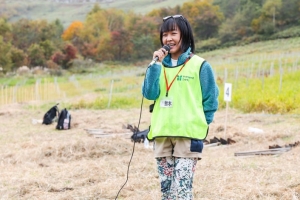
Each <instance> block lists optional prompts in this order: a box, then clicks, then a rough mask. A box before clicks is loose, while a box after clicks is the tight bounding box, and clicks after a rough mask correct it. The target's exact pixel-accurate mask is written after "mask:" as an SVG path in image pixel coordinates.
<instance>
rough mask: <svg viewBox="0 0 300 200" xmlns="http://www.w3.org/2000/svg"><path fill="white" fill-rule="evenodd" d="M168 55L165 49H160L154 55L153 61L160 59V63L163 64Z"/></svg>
mask: <svg viewBox="0 0 300 200" xmlns="http://www.w3.org/2000/svg"><path fill="white" fill-rule="evenodd" d="M167 55H168V51H167V50H166V49H164V48H160V49H159V50H157V51H154V53H153V60H154V59H155V58H156V57H158V61H159V62H162V60H163V59H164V58H165V57H166V56H167Z"/></svg>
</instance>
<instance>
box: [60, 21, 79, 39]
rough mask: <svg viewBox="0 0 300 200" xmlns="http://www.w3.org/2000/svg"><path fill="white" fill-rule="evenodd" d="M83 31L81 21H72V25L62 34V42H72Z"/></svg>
mask: <svg viewBox="0 0 300 200" xmlns="http://www.w3.org/2000/svg"><path fill="white" fill-rule="evenodd" d="M82 29H83V23H82V22H81V21H74V22H72V24H71V25H70V26H69V27H68V28H67V29H66V30H65V31H64V32H63V34H62V36H61V37H62V39H63V40H64V41H74V40H77V38H78V37H79V35H80V32H81V31H82Z"/></svg>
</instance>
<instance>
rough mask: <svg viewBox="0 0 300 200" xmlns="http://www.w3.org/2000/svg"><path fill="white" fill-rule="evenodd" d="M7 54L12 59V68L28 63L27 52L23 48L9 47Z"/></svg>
mask: <svg viewBox="0 0 300 200" xmlns="http://www.w3.org/2000/svg"><path fill="white" fill-rule="evenodd" d="M9 54H10V57H11V61H12V69H17V68H19V67H21V66H24V65H27V64H28V60H27V54H26V53H25V52H24V51H23V50H21V49H17V48H15V47H11V49H10V51H9Z"/></svg>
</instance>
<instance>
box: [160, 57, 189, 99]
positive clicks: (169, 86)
mask: <svg viewBox="0 0 300 200" xmlns="http://www.w3.org/2000/svg"><path fill="white" fill-rule="evenodd" d="M190 58H191V57H188V58H187V59H186V60H185V62H184V64H183V66H182V67H181V68H180V69H179V71H178V72H177V74H176V75H175V77H174V78H173V80H172V82H171V83H170V85H168V79H167V75H166V69H165V67H164V77H165V81H166V90H167V92H166V97H168V93H169V90H170V89H171V86H172V84H173V82H174V81H175V79H176V77H177V76H178V74H179V73H180V72H181V70H182V69H183V67H184V66H185V64H186V63H187V62H188V61H189V60H190Z"/></svg>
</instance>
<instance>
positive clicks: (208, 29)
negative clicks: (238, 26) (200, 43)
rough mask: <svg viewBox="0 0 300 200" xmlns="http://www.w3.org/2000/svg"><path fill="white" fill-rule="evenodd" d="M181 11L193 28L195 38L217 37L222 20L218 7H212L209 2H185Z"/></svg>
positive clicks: (202, 0) (197, 0)
mask: <svg viewBox="0 0 300 200" xmlns="http://www.w3.org/2000/svg"><path fill="white" fill-rule="evenodd" d="M181 11H182V13H183V14H184V16H185V17H186V18H187V19H188V20H189V22H190V23H191V26H192V27H193V28H194V32H195V35H196V37H195V38H199V39H208V38H211V37H213V36H215V35H217V33H218V29H219V26H220V25H221V22H222V20H223V19H224V16H223V14H222V12H221V11H220V9H219V6H215V5H212V3H211V1H209V0H194V2H186V3H184V4H183V6H182V9H181Z"/></svg>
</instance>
